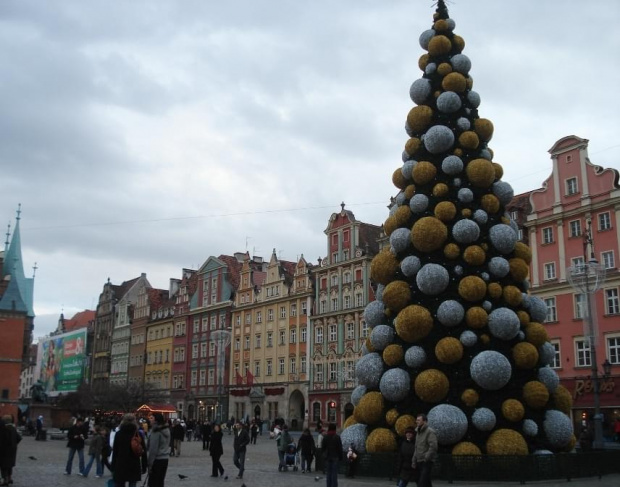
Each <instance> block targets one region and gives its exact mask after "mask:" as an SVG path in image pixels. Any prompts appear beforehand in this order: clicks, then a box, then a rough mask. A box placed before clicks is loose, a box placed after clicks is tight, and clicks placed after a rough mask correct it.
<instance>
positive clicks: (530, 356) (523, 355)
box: [512, 342, 538, 370]
mask: <svg viewBox="0 0 620 487" xmlns="http://www.w3.org/2000/svg"><path fill="white" fill-rule="evenodd" d="M512 358H513V360H514V361H515V365H516V366H517V368H519V369H524V370H527V369H533V368H534V367H536V364H537V363H538V349H537V348H536V347H535V346H534V345H532V344H531V343H528V342H520V343H517V344H516V345H515V346H514V347H513V349H512Z"/></svg>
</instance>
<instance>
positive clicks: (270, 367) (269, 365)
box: [267, 359, 273, 376]
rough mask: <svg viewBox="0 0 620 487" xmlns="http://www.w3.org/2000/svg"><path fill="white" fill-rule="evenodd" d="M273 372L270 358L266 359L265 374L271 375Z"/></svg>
mask: <svg viewBox="0 0 620 487" xmlns="http://www.w3.org/2000/svg"><path fill="white" fill-rule="evenodd" d="M272 374H273V364H272V362H271V359H270V360H267V375H268V376H271V375H272Z"/></svg>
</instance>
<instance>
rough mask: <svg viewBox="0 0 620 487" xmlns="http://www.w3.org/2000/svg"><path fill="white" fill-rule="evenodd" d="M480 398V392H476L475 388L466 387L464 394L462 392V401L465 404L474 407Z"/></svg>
mask: <svg viewBox="0 0 620 487" xmlns="http://www.w3.org/2000/svg"><path fill="white" fill-rule="evenodd" d="M479 400H480V395H479V394H478V392H476V390H475V389H465V390H464V391H463V394H461V401H463V404H465V406H468V407H470V408H473V407H474V406H475V405H476V404H478V401H479Z"/></svg>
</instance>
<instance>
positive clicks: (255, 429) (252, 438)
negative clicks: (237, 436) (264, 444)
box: [250, 421, 258, 445]
mask: <svg viewBox="0 0 620 487" xmlns="http://www.w3.org/2000/svg"><path fill="white" fill-rule="evenodd" d="M256 438H258V425H257V424H256V421H252V426H251V427H250V443H252V444H254V445H256Z"/></svg>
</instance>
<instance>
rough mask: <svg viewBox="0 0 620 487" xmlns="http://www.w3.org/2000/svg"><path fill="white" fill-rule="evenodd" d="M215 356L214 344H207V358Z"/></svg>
mask: <svg viewBox="0 0 620 487" xmlns="http://www.w3.org/2000/svg"><path fill="white" fill-rule="evenodd" d="M214 355H215V342H210V343H209V356H210V357H213V356H214Z"/></svg>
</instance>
